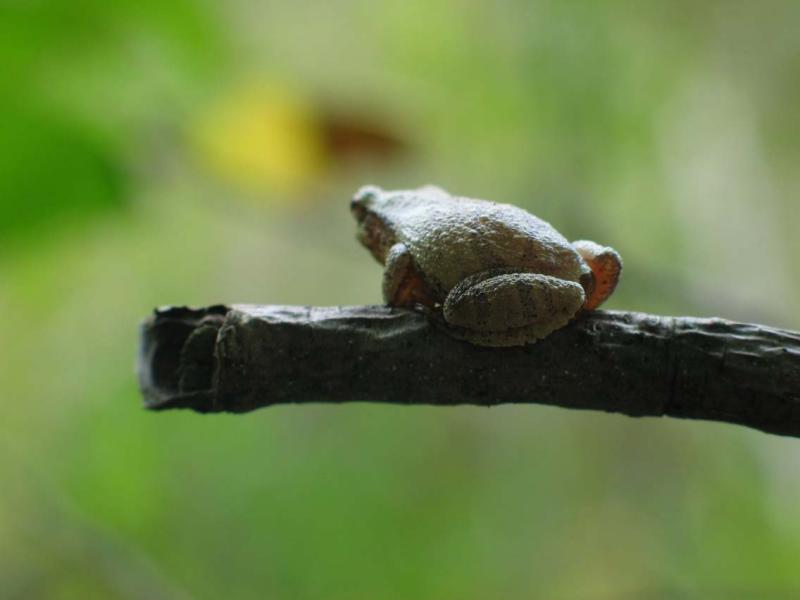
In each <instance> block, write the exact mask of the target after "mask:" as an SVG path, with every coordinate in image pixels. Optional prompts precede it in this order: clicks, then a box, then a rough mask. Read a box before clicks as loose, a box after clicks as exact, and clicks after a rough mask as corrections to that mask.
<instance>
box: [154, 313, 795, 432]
mask: <svg viewBox="0 0 800 600" xmlns="http://www.w3.org/2000/svg"><path fill="white" fill-rule="evenodd" d="M139 381H140V385H141V389H142V392H143V394H144V398H145V404H146V406H147V407H148V408H152V409H168V408H191V409H194V410H196V411H199V412H247V411H250V410H253V409H256V408H260V407H264V406H270V405H273V404H282V403H288V402H326V403H329V402H351V401H357V402H390V403H396V404H436V405H456V404H477V405H484V406H493V405H496V404H503V403H524V404H528V403H530V404H550V405H555V406H562V407H566V408H584V409H595V410H603V411H609V412H617V413H623V414H626V415H630V416H635V417H639V416H670V417H681V418H690V419H708V420H712V421H726V422H729V423H738V424H740V425H746V426H748V427H754V428H756V429H760V430H762V431H766V432H769V433H777V434H782V435H792V436H800V333H797V332H791V331H785V330H779V329H772V328H769V327H763V326H760V325H752V324H746V323H735V322H731V321H724V320H721V319H695V318H688V317H659V316H654V315H648V314H641V313H626V312H606V311H596V312H589V313H586V314H584V315H583V316H581V317H580V318H578V319H576V320H575V321H574V322H572V323H571V324H570V325H568V326H567V327H565V328H563V329H561V330H559V331H557V332H555V333H553V334H551V335H550V336H549V337H548V338H546V339H545V340H542V341H540V342H538V343H536V344H532V345H528V346H523V347H517V348H484V347H478V346H473V345H470V344H468V343H466V342H462V341H458V340H456V339H453V338H451V337H450V336H448V335H447V334H446V333H444V332H442V331H440V330H438V329H437V328H436V327H435V326H433V325H431V324H430V323H429V321H428V320H427V319H426V318H425V317H424V316H423V315H421V314H418V313H416V312H413V311H409V310H401V309H390V308H387V307H384V306H352V307H334V308H319V307H299V306H231V307H226V306H212V307H209V308H204V309H198V310H193V309H189V308H165V309H161V310H157V311H156V312H155V314H154V316H152V317H150V318H149V319H147V320H146V321H145V322H144V324H143V325H142V330H141V350H140V358H139Z"/></svg>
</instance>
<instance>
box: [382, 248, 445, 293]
mask: <svg viewBox="0 0 800 600" xmlns="http://www.w3.org/2000/svg"><path fill="white" fill-rule="evenodd" d="M383 299H384V301H385V302H386V304H388V305H389V306H402V307H407V308H415V307H417V306H418V305H420V304H421V305H424V306H433V304H434V300H433V294H432V292H431V289H430V286H429V285H428V284H427V282H426V281H425V280H424V279H423V278H422V276H421V275H420V273H419V271H418V270H417V267H416V265H415V264H414V260H413V259H412V258H411V254H410V253H409V252H408V249H407V248H406V246H405V244H395V245H394V246H392V247H391V248H390V249H389V252H388V253H387V255H386V264H385V267H384V271H383Z"/></svg>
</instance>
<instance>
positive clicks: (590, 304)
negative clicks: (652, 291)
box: [572, 240, 622, 310]
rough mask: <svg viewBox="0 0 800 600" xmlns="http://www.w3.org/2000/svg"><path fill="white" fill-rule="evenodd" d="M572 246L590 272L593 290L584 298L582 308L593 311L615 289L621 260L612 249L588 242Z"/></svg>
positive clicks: (620, 269) (583, 241) (580, 241)
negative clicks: (592, 279)
mask: <svg viewBox="0 0 800 600" xmlns="http://www.w3.org/2000/svg"><path fill="white" fill-rule="evenodd" d="M572 246H573V247H574V248H575V250H577V251H578V254H580V255H581V257H582V258H583V260H585V261H586V264H588V265H589V268H590V269H591V270H592V277H593V278H594V289H593V290H592V291H591V293H590V294H589V295H588V296H587V297H586V302H585V303H584V305H583V307H584V308H585V309H587V310H593V309H595V308H597V307H598V306H600V305H601V304H602V303H603V302H605V301H606V299H607V298H608V297H609V296H610V295H611V293H612V292H613V291H614V289H615V288H616V287H617V282H619V276H620V273H621V272H622V258H621V257H620V255H619V253H618V252H617V251H616V250H614V249H613V248H609V247H607V246H601V245H599V244H596V243H594V242H590V241H588V240H579V241H577V242H572Z"/></svg>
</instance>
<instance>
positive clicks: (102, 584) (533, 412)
mask: <svg viewBox="0 0 800 600" xmlns="http://www.w3.org/2000/svg"><path fill="white" fill-rule="evenodd" d="M798 26H800V3H797V2H795V1H794V0H775V1H774V2H770V3H769V8H766V7H765V6H764V5H762V4H757V3H731V2H724V1H722V0H716V1H711V2H704V3H700V4H698V3H692V2H688V1H686V0H679V1H676V2H669V3H665V2H655V1H647V2H639V3H635V4H631V3H625V2H616V1H609V2H602V3H592V2H582V1H578V0H567V1H560V2H550V1H537V2H522V1H519V0H500V1H497V2H469V3H466V4H465V3H459V2H448V1H434V2H431V1H430V0H426V1H423V0H409V1H407V2H403V3H388V4H380V5H378V4H375V3H361V2H356V1H348V2H341V3H340V2H337V3H323V2H316V1H315V2H309V3H281V2H266V3H250V2H244V1H243V0H232V1H231V2H226V3H224V4H223V3H211V2H205V1H202V0H178V1H171V2H153V1H150V0H148V1H144V2H143V1H141V0H137V1H135V2H134V1H133V0H121V1H116V2H103V1H100V0H81V1H79V2H75V1H71V2H68V1H66V0H5V1H4V2H3V3H2V4H0V309H1V310H2V314H4V315H6V317H5V318H4V319H3V321H2V323H0V336H2V339H3V340H5V343H4V344H3V345H2V347H0V382H2V383H1V384H0V385H1V386H2V387H1V388H0V389H2V393H3V400H4V409H5V410H4V415H3V421H2V434H0V475H2V476H3V481H4V482H5V484H6V485H5V486H4V493H3V494H0V597H3V598H5V597H8V598H87V597H90V598H94V597H99V598H159V597H163V598H186V597H198V598H218V597H221V596H224V597H232V598H251V597H252V598H262V597H269V598H293V599H294V598H328V599H335V598H354V597H355V598H360V597H378V598H409V597H413V598H465V599H469V598H475V599H479V598H480V599H483V598H496V597H512V598H517V597H523V598H527V597H545V598H575V597H579V598H591V599H600V598H729V597H787V598H788V597H795V596H798V595H800V575H798V572H797V569H796V565H795V562H796V561H795V559H796V557H797V556H798V553H799V552H800V509H798V507H800V477H798V460H800V447H798V445H797V443H796V442H795V441H794V440H785V439H780V438H776V437H769V436H765V435H762V434H759V433H756V432H752V431H747V430H745V429H742V428H736V427H731V426H723V425H717V424H709V423H691V422H662V421H658V420H633V419H623V418H621V417H615V416H606V415H600V414H588V413H582V412H574V413H573V412H570V411H564V410H560V409H549V408H544V407H527V408H526V407H498V408H495V409H491V410H478V409H474V408H459V409H457V410H452V409H450V410H440V409H434V408H417V409H409V408H402V407H385V406H340V407H314V406H303V407H280V408H274V409H269V410H264V411H261V412H258V413H253V414H250V415H247V416H239V417H225V416H215V417H200V416H197V415H193V414H158V415H153V414H145V413H144V412H143V411H142V409H141V408H140V404H139V398H138V393H137V390H136V385H135V380H134V375H133V372H132V371H133V364H134V360H135V348H136V323H137V322H138V321H139V320H140V319H141V318H142V317H144V316H145V315H146V314H147V313H148V311H149V310H151V308H152V307H153V306H156V305H160V304H195V305H206V304H212V303H216V302H256V303H259V302H260V303H297V304H339V303H342V304H346V303H353V304H355V303H366V302H378V301H379V300H380V294H379V288H380V285H379V281H380V270H379V268H378V266H377V265H375V264H374V262H373V261H372V260H371V259H370V257H369V256H368V254H367V253H366V252H364V251H363V250H362V249H361V248H359V247H358V245H357V244H356V242H355V241H354V239H353V231H354V228H353V223H352V222H351V219H350V216H349V214H348V211H347V201H348V199H349V196H350V194H351V193H352V192H353V191H354V190H355V189H356V188H357V187H358V186H359V185H361V184H363V183H368V182H372V183H377V184H380V185H383V186H385V187H411V186H416V185H419V184H423V183H429V182H433V183H438V184H441V185H443V186H444V187H446V188H448V189H450V190H452V191H453V192H457V193H461V194H467V195H474V196H478V197H486V198H490V199H497V200H505V201H510V202H514V203H517V204H520V205H522V206H525V207H527V208H529V209H531V210H532V211H533V212H535V213H536V214H538V215H540V216H542V217H544V218H546V219H547V220H549V221H551V222H552V223H553V224H554V225H555V226H556V227H557V228H558V229H559V230H561V231H563V232H564V233H565V234H566V235H568V236H570V237H571V238H573V239H577V238H590V239H596V240H597V241H598V242H601V243H606V244H611V245H613V246H615V247H616V248H617V249H619V250H620V252H621V253H622V255H623V258H624V259H625V264H626V271H625V274H624V278H623V282H622V284H621V287H620V288H619V290H618V293H617V294H616V295H615V296H614V298H613V299H612V301H611V303H610V306H611V308H615V307H616V308H625V309H631V310H646V311H650V312H656V313H658V312H665V313H672V314H679V313H685V314H698V315H711V314H716V315H719V316H723V317H728V318H736V319H742V320H748V321H761V322H765V323H768V324H774V325H777V326H783V327H791V328H800V318H799V317H798V315H797V314H796V311H795V307H796V306H797V305H798V302H799V301H800V277H798V266H797V264H798V260H797V259H798V258H800V236H797V234H796V229H797V223H798V216H800V215H799V213H798V206H797V200H796V199H797V197H798V193H800V171H798V170H797V168H796V164H797V159H798V157H800V137H798V123H800V79H798V76H797V74H798V66H800V63H799V62H798V61H799V60H800V59H799V58H798V57H800V38H798V36H797V30H798ZM399 148H402V149H404V151H402V152H401V151H398V150H397V149H399Z"/></svg>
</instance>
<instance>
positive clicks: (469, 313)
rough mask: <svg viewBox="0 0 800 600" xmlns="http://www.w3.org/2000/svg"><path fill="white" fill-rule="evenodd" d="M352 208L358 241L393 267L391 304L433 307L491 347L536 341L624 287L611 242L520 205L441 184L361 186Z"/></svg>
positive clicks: (448, 323)
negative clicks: (578, 237)
mask: <svg viewBox="0 0 800 600" xmlns="http://www.w3.org/2000/svg"><path fill="white" fill-rule="evenodd" d="M350 209H351V211H352V213H353V216H354V217H355V219H356V221H357V222H358V239H359V241H360V242H361V243H362V244H363V245H364V246H366V248H367V249H368V250H369V251H370V252H371V253H372V255H373V256H374V257H375V258H376V259H377V260H378V261H379V262H380V263H382V264H383V265H385V269H384V275H383V297H384V300H385V301H386V303H387V304H389V305H390V306H402V307H412V308H413V307H423V308H424V310H425V312H427V313H428V314H430V315H432V316H433V317H435V319H436V320H437V321H439V322H440V323H443V325H444V327H445V329H446V330H447V331H448V333H450V334H451V335H453V336H455V337H457V338H460V339H464V340H467V341H469V342H472V343H473V344H477V345H481V346H517V345H523V344H526V343H530V342H535V341H536V340H538V339H541V338H543V337H545V336H546V335H548V334H549V333H551V332H552V331H554V330H556V329H558V328H560V327H563V326H564V325H566V324H567V323H568V322H569V321H570V320H571V319H572V318H573V317H574V316H575V315H576V314H577V313H578V312H579V311H581V310H583V309H586V310H592V309H595V308H597V307H598V306H599V305H600V304H601V303H602V302H603V301H604V300H605V299H606V298H608V297H609V296H610V295H611V292H613V291H614V288H615V287H616V285H617V281H618V279H619V275H620V271H621V269H622V260H621V259H620V256H619V254H617V252H616V251H614V250H613V249H611V248H606V247H603V246H600V245H598V244H595V243H594V242H589V241H585V240H582V241H577V242H572V243H570V242H568V241H567V240H566V239H565V238H564V237H563V236H562V235H561V234H560V233H558V231H556V230H555V229H554V228H553V227H552V226H551V225H550V224H549V223H547V222H545V221H542V220H541V219H539V218H537V217H535V216H533V215H532V214H530V213H528V212H526V211H524V210H522V209H521V208H517V207H516V206H512V205H510V204H499V203H496V202H488V201H486V200H476V199H472V198H463V197H459V196H452V195H450V194H449V193H447V192H445V191H444V190H442V189H440V188H437V187H432V186H428V187H423V188H420V189H417V190H405V191H384V190H382V189H380V188H378V187H375V186H366V187H363V188H361V189H360V190H359V191H358V192H357V193H356V194H355V196H354V197H353V200H352V202H351V203H350Z"/></svg>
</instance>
